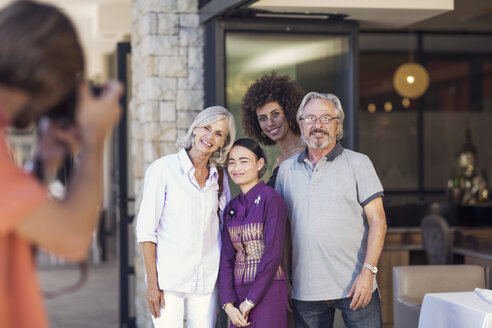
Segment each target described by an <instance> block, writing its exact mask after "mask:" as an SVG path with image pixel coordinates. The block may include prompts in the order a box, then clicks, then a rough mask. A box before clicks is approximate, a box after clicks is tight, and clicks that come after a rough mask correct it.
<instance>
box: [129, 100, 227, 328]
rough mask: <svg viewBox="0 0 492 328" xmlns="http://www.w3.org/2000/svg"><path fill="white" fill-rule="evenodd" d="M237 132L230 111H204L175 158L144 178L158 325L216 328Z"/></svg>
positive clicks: (149, 271)
mask: <svg viewBox="0 0 492 328" xmlns="http://www.w3.org/2000/svg"><path fill="white" fill-rule="evenodd" d="M235 136H236V133H235V128H234V118H233V116H232V115H231V114H230V113H229V111H228V110H227V109H225V108H223V107H220V106H213V107H209V108H206V109H204V110H203V111H201V112H200V113H199V114H198V115H197V116H196V118H195V120H194V121H193V123H192V124H191V126H190V128H189V129H188V132H187V133H186V135H185V136H184V137H183V138H182V139H180V140H178V142H177V143H176V145H177V146H178V147H179V148H180V149H179V151H178V153H176V154H172V155H167V156H164V157H162V158H160V159H158V160H156V161H155V162H153V163H152V164H151V165H150V167H149V168H148V169H147V172H146V174H145V184H144V188H143V197H142V203H141V205H140V211H139V213H138V218H137V240H138V242H139V243H140V244H141V246H142V253H143V258H144V263H145V271H146V282H147V296H146V301H147V305H148V307H149V309H150V312H151V314H152V320H153V323H154V326H155V327H166V328H167V327H171V328H172V327H180V328H181V327H183V318H184V313H185V312H186V313H187V327H188V328H195V327H200V328H208V327H210V328H212V327H214V326H215V317H216V314H217V303H218V302H217V289H216V281H217V275H218V270H219V261H220V214H219V210H220V211H222V210H223V209H224V207H225V205H226V204H227V202H228V201H229V200H230V190H229V184H228V181H227V177H226V175H225V174H223V169H222V167H223V166H224V164H225V161H226V159H227V155H228V153H229V150H230V149H231V147H232V144H233V143H234V139H235Z"/></svg>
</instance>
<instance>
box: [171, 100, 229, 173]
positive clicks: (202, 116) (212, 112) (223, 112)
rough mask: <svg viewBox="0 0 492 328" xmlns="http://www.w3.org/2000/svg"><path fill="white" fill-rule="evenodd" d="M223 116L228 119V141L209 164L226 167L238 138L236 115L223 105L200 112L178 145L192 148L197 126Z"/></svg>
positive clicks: (212, 157) (214, 154) (211, 157)
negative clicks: (228, 157) (194, 131)
mask: <svg viewBox="0 0 492 328" xmlns="http://www.w3.org/2000/svg"><path fill="white" fill-rule="evenodd" d="M223 118H225V119H227V126H228V132H227V136H226V141H225V143H224V146H223V147H219V149H217V150H216V151H215V152H214V153H213V154H212V156H210V159H209V160H208V164H209V165H210V166H219V167H224V166H225V162H226V160H227V155H228V154H229V151H230V150H231V148H232V144H233V143H234V139H236V126H235V123H234V116H232V114H231V113H230V112H229V111H228V110H227V109H226V108H224V107H222V106H211V107H208V108H205V109H204V110H202V111H201V112H199V113H198V114H197V115H196V117H195V119H194V120H193V122H192V123H191V125H190V127H189V129H188V131H187V132H186V134H185V135H184V136H183V137H181V138H179V139H178V141H176V146H178V147H179V148H184V149H190V148H191V146H192V145H193V130H194V129H195V128H197V127H202V126H206V125H208V124H211V123H213V122H216V121H218V120H221V119H223ZM221 148H222V149H221ZM221 150H222V151H221Z"/></svg>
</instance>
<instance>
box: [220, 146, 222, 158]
mask: <svg viewBox="0 0 492 328" xmlns="http://www.w3.org/2000/svg"><path fill="white" fill-rule="evenodd" d="M219 157H222V147H219Z"/></svg>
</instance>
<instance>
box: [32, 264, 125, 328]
mask: <svg viewBox="0 0 492 328" xmlns="http://www.w3.org/2000/svg"><path fill="white" fill-rule="evenodd" d="M38 271H39V279H40V283H41V286H42V287H41V288H42V289H43V290H45V291H50V290H53V289H56V288H59V287H63V286H67V285H69V284H73V283H74V282H76V281H77V279H78V277H79V269H78V267H77V266H74V265H66V266H49V265H41V266H40V269H39V270H38ZM45 305H46V308H47V312H48V315H49V318H50V323H51V327H52V328H66V327H70V328H90V327H95V328H113V327H118V305H119V302H118V267H117V262H116V261H114V260H113V261H109V262H106V263H101V264H97V265H91V267H90V270H89V277H88V280H87V282H86V284H85V285H84V286H83V287H82V288H81V289H79V290H78V291H76V292H74V293H71V294H68V295H63V296H60V297H58V298H55V299H45Z"/></svg>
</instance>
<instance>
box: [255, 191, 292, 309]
mask: <svg viewBox="0 0 492 328" xmlns="http://www.w3.org/2000/svg"><path fill="white" fill-rule="evenodd" d="M272 195H274V196H273V197H269V198H267V199H266V206H265V213H264V217H265V223H264V225H263V238H264V243H265V248H264V252H263V255H262V257H261V260H260V263H258V268H257V274H256V278H255V281H254V282H253V284H252V286H251V288H250V289H249V292H248V295H247V296H246V298H247V299H249V300H250V301H252V302H253V303H255V304H258V303H259V302H260V301H261V299H262V298H263V296H264V295H265V293H266V291H267V289H268V288H269V287H270V285H271V283H272V282H273V279H274V277H275V275H276V274H277V270H278V268H279V266H280V263H281V261H282V253H283V248H284V239H285V224H286V220H287V212H286V206H285V202H284V200H283V199H282V197H280V195H279V194H278V193H276V192H274V193H273V194H272Z"/></svg>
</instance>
